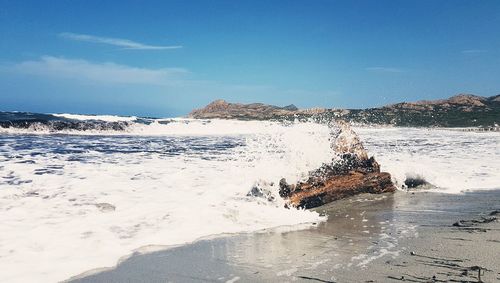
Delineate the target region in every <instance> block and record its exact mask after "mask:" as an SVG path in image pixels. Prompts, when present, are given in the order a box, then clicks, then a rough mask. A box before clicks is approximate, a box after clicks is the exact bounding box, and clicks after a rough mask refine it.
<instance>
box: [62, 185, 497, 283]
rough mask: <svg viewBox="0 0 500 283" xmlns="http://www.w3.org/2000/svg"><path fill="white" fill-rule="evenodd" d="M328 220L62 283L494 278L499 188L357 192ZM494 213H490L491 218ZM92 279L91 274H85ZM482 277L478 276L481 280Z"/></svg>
mask: <svg viewBox="0 0 500 283" xmlns="http://www.w3.org/2000/svg"><path fill="white" fill-rule="evenodd" d="M317 210H318V211H319V212H321V213H324V214H327V215H328V220H327V221H326V222H321V223H315V224H314V225H312V227H309V228H306V229H301V230H297V229H298V228H294V227H280V228H277V229H270V230H266V231H260V232H257V233H246V234H237V235H229V236H228V235H225V236H221V237H216V238H213V239H208V240H200V241H197V242H194V243H192V244H189V245H184V246H180V247H174V248H170V249H166V250H164V251H159V252H153V253H147V254H137V255H133V256H131V257H129V258H128V259H126V260H124V261H123V262H121V263H120V264H119V265H118V266H116V267H115V268H112V269H107V270H103V271H100V272H96V271H93V272H87V273H85V274H84V275H80V276H78V277H74V278H72V279H70V280H69V281H70V282H75V283H76V282H400V281H404V282H480V280H482V281H483V282H496V281H498V280H500V258H499V257H498V253H499V251H500V223H499V222H498V220H495V217H498V215H496V216H495V211H498V210H500V190H493V191H476V192H468V193H464V194H442V193H433V192H430V191H420V192H414V193H412V192H403V191H398V192H396V193H395V194H384V195H359V196H356V197H352V198H349V199H345V200H341V201H337V202H334V203H331V204H329V205H326V206H323V207H320V208H318V209H317ZM497 213H498V212H497ZM89 274H90V275H89ZM479 274H480V278H479Z"/></svg>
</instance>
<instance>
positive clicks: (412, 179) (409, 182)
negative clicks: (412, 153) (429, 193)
mask: <svg viewBox="0 0 500 283" xmlns="http://www.w3.org/2000/svg"><path fill="white" fill-rule="evenodd" d="M428 184H429V183H428V182H427V181H426V180H425V179H424V177H422V176H419V175H417V176H407V177H406V180H405V186H406V187H407V188H409V189H412V188H417V187H421V186H424V185H428Z"/></svg>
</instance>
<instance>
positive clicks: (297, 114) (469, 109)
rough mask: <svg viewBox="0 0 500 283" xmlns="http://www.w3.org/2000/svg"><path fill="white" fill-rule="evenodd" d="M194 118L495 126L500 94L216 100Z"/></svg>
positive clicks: (497, 122) (191, 115)
mask: <svg viewBox="0 0 500 283" xmlns="http://www.w3.org/2000/svg"><path fill="white" fill-rule="evenodd" d="M189 117H191V118H201V119H208V118H220V119H243V120H269V119H276V120H284V119H286V120H290V119H309V118H313V119H318V120H330V119H332V118H333V119H339V118H340V119H343V120H347V121H350V122H352V123H359V124H376V125H394V126H409V127H424V126H425V127H493V126H495V125H496V126H497V127H498V124H500V95H496V96H491V97H482V96H477V95H472V94H459V95H456V96H453V97H450V98H448V99H440V100H423V101H417V102H402V103H396V104H391V105H386V106H383V107H378V108H367V109H324V108H311V109H298V108H297V107H295V105H293V104H292V105H289V106H286V107H278V106H273V105H266V104H262V103H253V104H240V103H228V102H226V101H224V100H216V101H214V102H212V103H210V104H209V105H207V106H206V107H204V108H202V109H197V110H194V111H193V112H191V113H190V114H189Z"/></svg>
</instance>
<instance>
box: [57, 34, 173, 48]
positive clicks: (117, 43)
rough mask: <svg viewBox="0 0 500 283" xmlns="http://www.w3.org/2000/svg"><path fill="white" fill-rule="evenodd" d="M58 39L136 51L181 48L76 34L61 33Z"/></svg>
mask: <svg viewBox="0 0 500 283" xmlns="http://www.w3.org/2000/svg"><path fill="white" fill-rule="evenodd" d="M59 36H60V37H62V38H65V39H70V40H75V41H85V42H93V43H101V44H109V45H114V46H118V47H123V48H124V49H136V50H166V49H179V48H182V46H181V45H172V46H157V45H148V44H144V43H140V42H135V41H132V40H128V39H122V38H112V37H100V36H94V35H88V34H78V33H71V32H63V33H60V34H59Z"/></svg>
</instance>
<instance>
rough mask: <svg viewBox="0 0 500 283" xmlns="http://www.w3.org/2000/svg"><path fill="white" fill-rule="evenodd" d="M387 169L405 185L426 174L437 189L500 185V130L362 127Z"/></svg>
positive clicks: (365, 139) (364, 138) (366, 141)
mask: <svg viewBox="0 0 500 283" xmlns="http://www.w3.org/2000/svg"><path fill="white" fill-rule="evenodd" d="M356 132H357V133H358V134H359V135H360V136H361V140H362V141H363V142H364V144H365V147H366V148H367V149H368V151H369V152H370V153H371V154H373V155H375V158H376V160H377V161H378V162H379V163H380V164H381V168H382V170H383V171H387V172H389V173H391V175H392V177H393V178H394V180H395V181H396V182H397V183H398V184H399V185H402V184H403V183H404V180H405V179H406V177H415V176H420V177H423V178H424V179H425V180H426V181H428V182H429V183H431V184H432V185H434V186H437V187H438V189H437V191H440V192H446V193H459V192H463V191H467V190H480V189H498V188H500V133H499V132H466V131H459V130H451V129H426V128H357V129H356Z"/></svg>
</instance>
